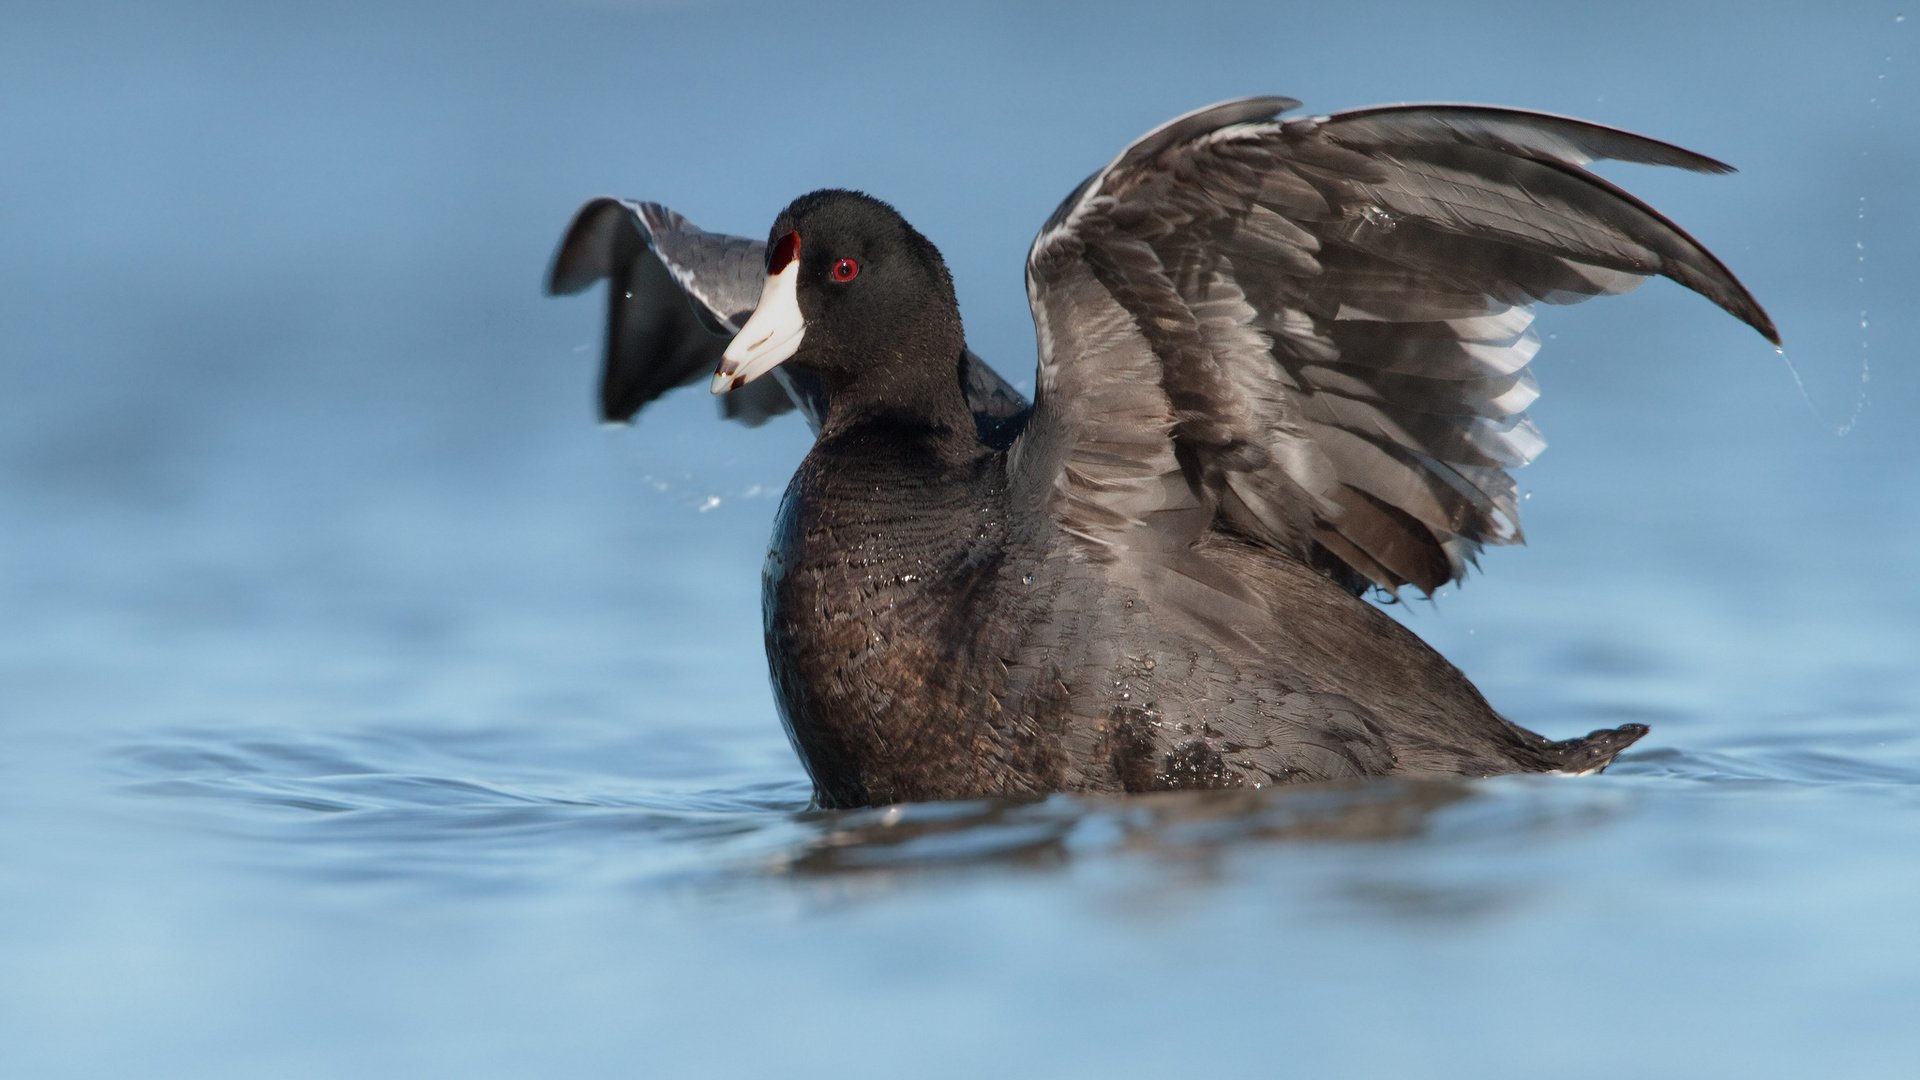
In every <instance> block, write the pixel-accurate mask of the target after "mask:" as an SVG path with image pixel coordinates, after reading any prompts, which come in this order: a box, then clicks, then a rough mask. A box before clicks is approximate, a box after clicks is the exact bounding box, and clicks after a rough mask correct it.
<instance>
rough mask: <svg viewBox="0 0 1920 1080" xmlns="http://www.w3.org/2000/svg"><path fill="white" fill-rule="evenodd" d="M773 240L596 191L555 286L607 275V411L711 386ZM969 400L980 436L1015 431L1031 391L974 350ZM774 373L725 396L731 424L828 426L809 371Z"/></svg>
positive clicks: (562, 254)
mask: <svg viewBox="0 0 1920 1080" xmlns="http://www.w3.org/2000/svg"><path fill="white" fill-rule="evenodd" d="M766 275H767V259H766V245H765V244H764V243H761V242H760V241H757V240H747V239H744V238H742V237H738V236H729V235H726V234H725V233H711V232H707V231H705V230H703V229H701V228H699V227H697V226H695V225H694V224H693V223H692V222H690V221H688V220H687V219H686V218H684V217H682V216H680V215H679V214H677V213H675V212H674V211H672V210H670V209H668V208H667V207H665V206H661V205H660V204H658V203H650V202H636V201H633V200H629V199H615V198H606V197H602V198H597V199H593V200H590V201H588V202H587V203H586V204H585V205H584V206H582V207H581V208H580V210H579V212H578V213H576V214H575V215H574V218H573V223H572V224H571V225H569V226H568V228H567V232H566V236H565V237H564V238H563V239H562V240H561V241H560V247H559V250H558V251H556V252H555V253H554V257H553V266H552V269H551V270H550V271H549V273H548V276H547V291H548V292H549V293H551V294H554V295H560V294H563V293H577V292H580V291H582V290H584V289H587V288H588V287H590V286H592V285H593V284H594V283H595V282H598V281H602V280H605V281H607V282H608V290H607V338H606V346H605V355H604V361H603V363H602V366H601V375H600V411H601V416H602V417H603V418H604V419H607V420H619V421H624V420H630V419H632V417H633V415H634V414H635V413H637V412H639V411H640V409H641V407H642V406H644V405H646V404H647V403H648V402H650V401H652V400H654V399H655V398H657V397H659V396H660V395H662V394H664V393H666V392H667V391H668V390H671V389H673V388H674V387H677V386H685V385H688V384H691V383H696V382H699V383H704V382H706V381H707V380H708V379H709V378H710V377H711V376H712V374H713V370H714V368H715V367H716V366H717V365H718V364H719V361H720V354H721V352H722V351H723V350H724V349H725V348H726V347H727V342H728V341H730V340H731V339H732V337H733V335H734V333H735V332H736V331H737V330H738V329H739V327H740V325H741V324H742V323H744V322H746V319H747V316H748V315H750V314H752V313H753V308H754V305H755V304H756V303H758V302H759V298H760V289H761V286H762V284H763V283H764V282H765V280H766ZM968 355H969V357H970V359H971V361H972V363H971V366H970V368H969V371H968V387H967V391H968V397H969V399H970V401H971V402H972V404H973V407H974V413H975V416H976V419H977V422H978V423H979V424H980V426H981V431H982V434H983V436H990V437H995V438H1000V439H1003V440H1004V439H1005V438H1011V437H1012V436H1011V433H1012V431H1013V430H1015V429H1016V428H1017V424H1016V422H1017V421H1018V420H1020V419H1022V418H1024V416H1025V413H1026V410H1027V402H1026V399H1025V398H1023V397H1022V396H1021V395H1020V393H1019V391H1017V390H1015V389H1013V387H1012V386H1010V385H1009V384H1008V383H1007V382H1006V380H1004V379H1002V378H1001V377H1000V376H999V375H998V374H997V373H996V372H995V371H994V370H993V369H992V368H990V367H988V366H987V365H986V364H985V363H984V362H982V361H981V360H980V359H979V358H978V357H975V356H972V354H971V353H969V354H968ZM773 374H774V376H775V377H774V378H773V379H767V380H762V381H760V382H758V383H754V384H751V385H748V386H744V387H741V388H740V389H738V390H736V391H734V392H733V393H730V394H726V395H724V396H722V397H721V398H720V408H721V410H722V413H723V415H725V416H726V417H727V418H728V419H730V420H738V421H741V422H743V423H747V424H759V423H761V422H763V421H765V420H766V419H767V418H769V417H771V416H775V415H778V414H780V413H783V412H786V411H788V410H789V409H792V408H795V407H796V406H797V407H798V408H799V409H800V410H801V412H802V413H803V414H805V416H806V417H807V421H808V423H809V424H811V425H812V426H813V427H814V429H815V430H816V431H817V430H819V426H820V424H819V421H820V417H821V416H822V415H823V413H824V402H825V399H824V396H823V394H824V391H823V390H822V389H821V388H820V387H819V386H817V385H815V384H813V383H812V382H811V381H810V380H807V379H806V378H805V377H804V376H802V375H799V374H797V373H794V372H790V371H785V370H776V371H775V372H774V373H773Z"/></svg>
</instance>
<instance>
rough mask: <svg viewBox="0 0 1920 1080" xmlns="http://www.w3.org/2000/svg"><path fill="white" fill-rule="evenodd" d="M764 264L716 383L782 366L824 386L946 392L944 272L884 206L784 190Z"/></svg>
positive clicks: (957, 333) (952, 319)
mask: <svg viewBox="0 0 1920 1080" xmlns="http://www.w3.org/2000/svg"><path fill="white" fill-rule="evenodd" d="M767 274H768V277H767V287H766V290H765V292H763V293H762V294H761V298H760V305H759V307H757V308H756V309H755V311H754V313H753V316H752V317H751V318H750V319H748V321H747V324H746V326H744V327H742V328H741V330H740V334H739V336H738V337H736V338H735V339H734V341H733V344H732V345H730V346H728V348H727V353H726V359H725V360H723V361H722V363H721V366H720V370H719V372H717V373H716V374H715V376H714V389H715V391H716V392H721V391H725V390H730V389H732V388H733V387H735V386H739V385H741V384H743V383H746V382H749V381H751V380H753V379H755V378H757V377H759V376H760V375H763V374H765V373H766V372H767V371H769V370H772V368H774V367H775V366H779V365H786V366H788V367H789V368H794V369H798V370H801V371H804V372H807V373H808V374H811V375H813V376H815V377H817V378H818V379H820V380H821V382H822V383H823V384H824V386H825V387H826V389H827V392H828V393H829V394H830V395H833V396H845V395H852V396H855V397H860V398H879V399H903V398H906V399H910V398H912V397H913V396H916V395H918V394H919V393H922V392H923V391H922V390H921V389H920V388H922V387H924V386H928V385H937V386H944V387H947V388H948V389H950V390H952V391H953V392H955V393H957V386H958V384H957V381H956V371H957V370H958V365H959V364H960V363H961V361H962V357H963V355H964V353H965V350H966V342H965V335H964V333H963V332H962V329H961V325H960V308H959V304H958V302H957V301H956V299H955V297H954V292H953V278H952V276H951V275H949V274H948V272H947V264H946V261H945V260H943V259H942V258H941V257H940V252H939V251H938V250H936V249H935V248H934V246H933V244H932V243H930V242H929V241H928V240H927V238H926V237H924V236H922V235H920V233H919V232H918V231H917V230H916V229H914V227H913V226H911V225H909V224H907V221H906V219H905V218H902V217H901V216H900V214H899V212H898V211H896V210H894V208H893V207H891V206H888V205H887V204H886V203H884V202H881V201H880V200H879V199H876V198H873V197H872V196H870V195H863V194H861V193H859V192H857V191H841V190H826V191H816V192H814V193H812V194H810V195H803V196H801V197H800V198H798V199H795V200H794V201H793V203H792V205H790V206H788V207H787V208H786V210H784V211H782V212H781V214H780V217H779V218H778V219H777V220H776V221H775V222H774V225H773V230H772V232H771V234H770V235H769V237H768V240H767Z"/></svg>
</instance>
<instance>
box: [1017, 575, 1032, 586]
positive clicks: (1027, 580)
mask: <svg viewBox="0 0 1920 1080" xmlns="http://www.w3.org/2000/svg"><path fill="white" fill-rule="evenodd" d="M1020 584H1022V585H1031V584H1033V575H1032V574H1021V575H1020Z"/></svg>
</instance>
